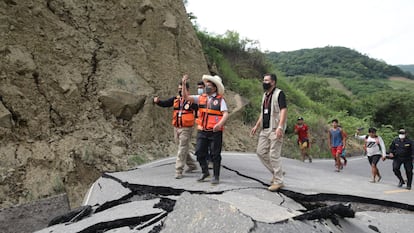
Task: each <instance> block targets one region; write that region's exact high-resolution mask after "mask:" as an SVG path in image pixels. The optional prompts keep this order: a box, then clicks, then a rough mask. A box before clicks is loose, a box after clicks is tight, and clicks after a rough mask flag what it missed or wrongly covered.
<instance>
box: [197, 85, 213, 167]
mask: <svg viewBox="0 0 414 233" xmlns="http://www.w3.org/2000/svg"><path fill="white" fill-rule="evenodd" d="M205 88H206V85H205V84H204V82H203V81H199V82H198V83H197V94H198V95H202V94H204V93H205ZM197 111H198V106H197ZM196 118H198V112H196ZM206 159H207V163H208V169H213V161H212V160H211V154H210V148H208V154H207V157H206Z"/></svg>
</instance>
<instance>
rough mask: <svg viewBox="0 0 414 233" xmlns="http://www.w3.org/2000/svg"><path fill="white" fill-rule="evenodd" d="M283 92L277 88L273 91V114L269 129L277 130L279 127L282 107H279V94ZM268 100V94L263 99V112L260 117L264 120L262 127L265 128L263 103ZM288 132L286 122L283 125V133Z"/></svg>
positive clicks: (271, 113)
mask: <svg viewBox="0 0 414 233" xmlns="http://www.w3.org/2000/svg"><path fill="white" fill-rule="evenodd" d="M281 91H282V90H280V89H279V88H276V89H275V90H274V91H273V96H272V102H271V110H272V111H271V112H270V124H269V128H270V129H276V128H277V126H278V125H279V121H280V107H279V102H278V99H279V94H280V92H281ZM265 98H266V92H265V93H263V97H262V106H261V108H260V109H261V112H260V117H261V118H262V125H261V127H262V128H263V103H264V100H265ZM285 130H286V122H285V125H283V131H285Z"/></svg>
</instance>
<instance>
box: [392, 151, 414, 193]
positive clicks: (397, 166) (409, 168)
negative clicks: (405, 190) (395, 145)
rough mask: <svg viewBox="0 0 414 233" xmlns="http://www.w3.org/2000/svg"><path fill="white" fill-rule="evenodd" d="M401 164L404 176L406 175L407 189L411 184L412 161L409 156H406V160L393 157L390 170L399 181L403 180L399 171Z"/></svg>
mask: <svg viewBox="0 0 414 233" xmlns="http://www.w3.org/2000/svg"><path fill="white" fill-rule="evenodd" d="M401 164H404V169H405V174H406V175H407V187H411V183H412V182H413V159H412V158H411V156H407V158H405V157H401V156H396V157H394V161H393V162H392V170H393V171H394V174H395V176H396V177H397V178H398V179H399V180H400V181H402V180H403V178H402V176H401V171H400V167H401Z"/></svg>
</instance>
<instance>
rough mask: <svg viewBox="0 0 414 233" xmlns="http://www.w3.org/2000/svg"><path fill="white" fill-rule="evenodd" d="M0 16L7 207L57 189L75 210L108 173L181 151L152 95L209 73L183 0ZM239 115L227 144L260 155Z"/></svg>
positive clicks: (23, 8) (73, 4)
mask: <svg viewBox="0 0 414 233" xmlns="http://www.w3.org/2000/svg"><path fill="white" fill-rule="evenodd" d="M0 19H1V20H0V34H1V36H0V54H1V56H0V61H1V62H0V148H1V150H0V156H1V158H2V159H1V162H0V175H1V177H0V206H2V207H7V206H11V205H14V204H18V203H24V202H27V201H31V200H36V199H39V198H42V197H46V196H50V195H53V194H56V193H61V192H67V193H68V194H69V197H70V201H71V205H72V206H77V205H79V204H80V201H81V199H82V197H83V196H84V194H85V192H86V190H87V188H88V187H89V185H90V184H91V183H92V182H93V181H95V180H96V179H97V178H98V177H99V176H100V175H101V173H102V172H104V171H119V170H125V169H128V168H130V167H132V166H134V165H136V163H137V162H139V161H145V160H152V159H156V158H160V157H165V156H169V155H174V153H175V151H176V147H175V145H174V142H173V135H172V127H171V126H170V110H167V109H161V108H156V107H154V106H153V105H152V96H154V95H155V94H157V95H159V96H161V97H163V96H165V97H170V96H171V95H174V94H175V91H176V84H177V81H178V80H179V79H180V78H181V76H182V75H183V74H184V73H189V74H190V76H191V82H192V84H193V85H194V87H195V83H196V81H197V80H198V79H199V78H200V77H201V75H202V74H206V73H208V72H209V71H208V68H207V67H208V66H207V64H206V61H205V58H204V55H203V53H202V50H201V45H200V42H199V41H198V39H197V37H196V34H195V32H194V30H193V27H192V25H191V22H190V21H189V20H188V18H187V13H186V11H185V7H184V5H183V2H182V1H181V0H175V1H173V0H140V1H132V0H131V1H128V0H121V1H115V0H113V1H99V0H88V1H83V0H73V1H64V0H45V1H41V0H29V1H21V0H9V1H1V2H0ZM223 79H225V77H223ZM193 91H194V89H193ZM226 95H227V98H228V100H229V102H230V109H233V110H234V109H239V110H240V107H241V105H242V101H237V100H240V98H239V97H238V96H237V95H235V94H234V93H231V92H229V91H227V92H226ZM240 114H241V113H237V112H236V111H233V114H232V115H233V117H232V118H231V121H230V122H229V124H228V127H227V131H226V133H225V138H224V141H225V148H224V149H225V150H236V151H237V150H241V151H245V150H248V151H251V150H253V147H254V144H255V140H252V139H251V138H249V136H248V133H247V132H248V127H246V126H244V125H243V124H242V123H241V122H240V121H238V120H237V119H238V118H239V116H240Z"/></svg>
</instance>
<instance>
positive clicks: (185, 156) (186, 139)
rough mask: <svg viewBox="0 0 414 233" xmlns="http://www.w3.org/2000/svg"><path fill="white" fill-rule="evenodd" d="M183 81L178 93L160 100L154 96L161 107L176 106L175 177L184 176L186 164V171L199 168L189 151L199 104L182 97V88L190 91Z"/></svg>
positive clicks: (174, 110)
mask: <svg viewBox="0 0 414 233" xmlns="http://www.w3.org/2000/svg"><path fill="white" fill-rule="evenodd" d="M184 85H185V88H183V85H182V84H181V82H180V83H179V84H178V95H177V96H174V97H171V98H169V99H167V100H160V98H159V97H158V96H156V97H154V100H153V101H154V103H155V104H157V105H158V106H160V107H174V109H173V116H172V125H173V126H174V138H175V141H176V143H177V144H178V152H177V160H176V162H175V178H176V179H181V178H183V170H184V166H185V164H187V166H188V169H187V170H186V172H191V171H193V170H196V169H197V165H196V164H195V161H194V160H193V158H191V155H190V152H189V144H190V140H191V134H192V132H193V126H194V114H195V109H196V107H197V105H195V104H194V103H192V102H190V101H186V100H184V98H183V97H182V90H186V91H187V92H188V89H189V85H188V84H184Z"/></svg>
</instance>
